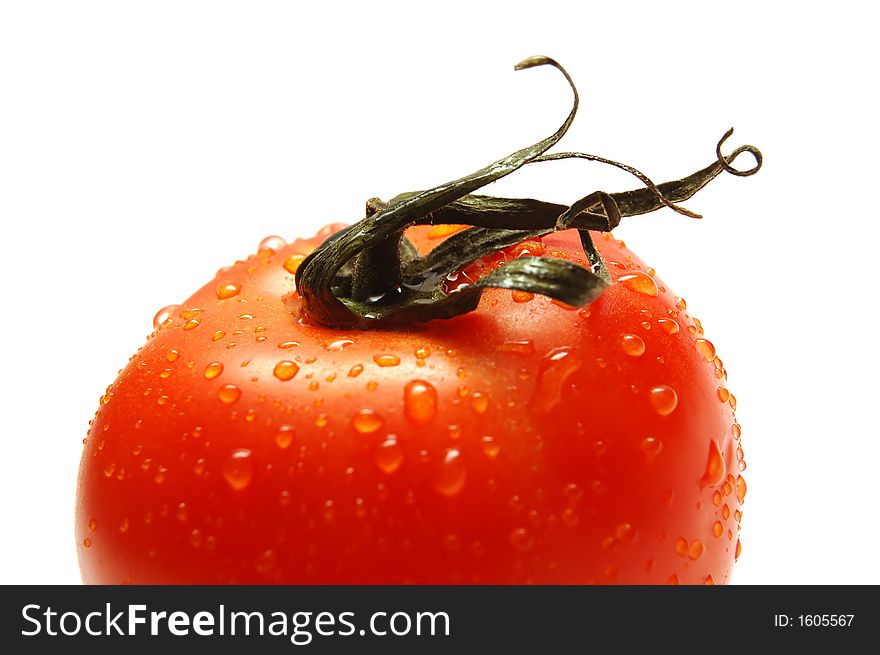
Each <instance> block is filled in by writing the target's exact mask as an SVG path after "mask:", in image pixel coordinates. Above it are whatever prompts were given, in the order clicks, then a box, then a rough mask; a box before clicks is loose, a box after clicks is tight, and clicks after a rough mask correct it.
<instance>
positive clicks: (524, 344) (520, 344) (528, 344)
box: [496, 339, 535, 355]
mask: <svg viewBox="0 0 880 655" xmlns="http://www.w3.org/2000/svg"><path fill="white" fill-rule="evenodd" d="M496 350H497V351H498V352H500V353H515V354H517V355H534V354H535V344H534V342H533V341H532V340H531V339H520V340H517V341H505V342H503V343H500V344H498V346H497V347H496Z"/></svg>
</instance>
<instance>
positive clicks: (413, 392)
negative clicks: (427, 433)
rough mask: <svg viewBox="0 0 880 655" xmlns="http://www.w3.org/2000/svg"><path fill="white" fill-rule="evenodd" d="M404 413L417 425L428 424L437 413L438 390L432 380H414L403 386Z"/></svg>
mask: <svg viewBox="0 0 880 655" xmlns="http://www.w3.org/2000/svg"><path fill="white" fill-rule="evenodd" d="M403 414H404V416H406V418H407V419H409V421H410V422H411V423H413V424H415V425H427V424H428V423H430V422H431V421H433V420H434V417H435V416H436V415H437V390H436V389H435V388H434V386H433V385H432V384H431V383H430V382H425V381H424V380H412V381H411V382H408V383H407V385H406V386H405V387H404V388H403Z"/></svg>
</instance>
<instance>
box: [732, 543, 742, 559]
mask: <svg viewBox="0 0 880 655" xmlns="http://www.w3.org/2000/svg"><path fill="white" fill-rule="evenodd" d="M742 549H743V547H742V541H740V540H739V539H737V540H736V551H735V552H734V554H733V558H734V559H735V560H738V559H739V556H740V554H742Z"/></svg>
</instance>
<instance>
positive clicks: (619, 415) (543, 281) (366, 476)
mask: <svg viewBox="0 0 880 655" xmlns="http://www.w3.org/2000/svg"><path fill="white" fill-rule="evenodd" d="M543 65H551V66H553V67H555V68H557V69H559V70H560V71H562V73H563V74H564V75H565V77H566V79H567V80H568V81H569V83H570V84H571V79H570V77H569V76H568V74H567V73H565V71H563V70H562V69H561V67H560V66H559V65H558V64H557V63H556V62H554V61H553V60H550V59H547V58H545V57H534V58H531V59H528V60H526V61H524V62H521V63H520V64H519V65H518V69H525V68H532V67H535V66H543ZM572 91H573V93H574V103H573V107H572V109H571V111H570V113H569V115H568V117H567V118H566V120H565V122H564V123H563V125H562V126H561V127H560V128H559V129H558V130H557V131H556V132H555V133H554V134H553V135H551V136H550V137H547V138H546V139H543V140H542V141H540V142H538V143H536V144H534V145H533V146H531V147H528V148H523V149H521V150H518V151H516V152H514V153H513V154H511V155H509V156H507V157H505V158H503V159H500V160H498V161H497V162H494V163H493V164H490V165H489V166H487V167H485V168H483V169H480V170H479V171H477V172H475V173H473V174H471V175H468V176H466V177H463V178H461V179H459V180H455V181H453V182H450V183H446V184H443V185H440V186H438V187H435V188H433V189H429V190H427V191H422V192H414V193H408V194H402V195H401V196H398V197H397V198H395V199H393V200H391V201H390V202H388V203H384V202H382V201H380V200H378V199H372V200H370V201H368V203H367V211H366V216H365V218H364V219H363V220H361V221H360V222H359V223H356V224H355V225H353V226H351V227H343V226H339V225H336V226H330V227H328V228H325V229H324V230H322V231H320V232H319V233H318V234H317V235H316V236H315V237H313V238H309V239H298V240H296V241H294V242H293V243H291V244H287V243H285V242H284V241H283V240H282V239H281V238H279V237H270V238H268V239H266V240H265V241H264V242H263V243H262V244H261V245H260V247H259V249H258V252H257V253H256V254H255V255H252V256H250V257H248V258H247V259H246V260H244V261H239V262H236V263H235V264H234V265H232V266H230V267H228V268H225V269H222V270H221V271H220V272H219V273H218V274H217V276H216V277H215V278H214V279H213V280H211V282H209V283H208V284H207V285H205V286H204V287H202V288H201V289H200V290H199V291H197V292H196V293H195V294H193V295H192V296H190V297H189V298H188V299H187V300H186V301H185V302H184V303H183V304H181V305H179V306H174V307H166V308H165V309H163V310H161V311H160V312H159V313H158V314H157V315H156V318H155V322H154V327H155V331H154V332H153V333H152V334H151V335H150V337H149V338H148V340H147V343H146V345H144V347H142V348H141V349H140V350H139V351H138V352H137V353H136V354H135V355H134V356H133V357H132V358H131V360H130V361H129V363H128V365H127V366H126V367H125V368H124V369H123V370H122V371H121V373H120V374H119V377H118V378H117V379H116V381H115V382H114V383H113V384H111V385H110V386H109V387H108V388H107V390H106V393H105V394H104V395H103V396H102V397H101V400H100V406H99V409H98V411H97V413H96V415H95V418H94V420H93V421H92V423H91V427H90V430H89V434H88V437H87V439H86V443H85V452H84V453H83V457H82V462H81V466H80V475H79V488H78V496H77V519H76V530H77V540H78V548H79V559H80V566H81V570H82V575H83V579H84V580H85V581H86V582H89V583H134V584H144V583H343V584H352V583H385V584H388V583H501V584H503V583H579V584H580V583H642V584H644V583H658V584H660V583H691V584H696V583H698V584H703V583H710V584H711V583H715V582H727V581H728V580H729V578H730V573H731V567H732V565H733V562H734V559H735V558H736V557H737V556H738V555H739V548H740V547H739V536H738V532H739V523H740V519H741V511H740V507H741V505H742V503H743V500H744V497H745V494H746V484H745V481H744V479H743V477H742V474H741V473H742V471H743V470H744V469H745V462H744V461H743V456H742V449H741V448H740V427H739V425H738V424H737V422H736V420H735V417H734V412H735V410H736V398H735V397H734V396H733V394H731V393H730V392H729V391H728V389H727V385H726V380H727V373H726V370H725V367H724V364H723V363H722V361H721V359H719V358H718V356H717V355H716V353H715V348H714V346H713V345H712V343H711V342H710V341H709V340H707V339H706V337H705V336H704V334H703V328H702V326H701V325H700V322H699V321H698V320H697V319H696V318H694V317H693V315H692V314H691V313H690V311H689V309H688V308H687V306H686V305H685V302H684V300H682V299H680V298H677V297H675V296H674V295H673V293H672V291H671V290H669V289H668V288H666V286H665V285H664V284H663V282H662V281H661V280H660V279H659V278H658V277H657V276H656V274H655V273H654V271H653V270H652V269H650V268H648V267H646V266H645V265H644V264H643V263H642V262H641V261H640V260H639V259H638V257H636V256H635V255H634V254H633V253H632V252H630V251H629V250H628V249H627V248H626V246H625V245H624V244H623V243H622V242H620V241H618V240H616V239H615V238H614V237H613V236H611V234H610V232H611V230H612V229H613V228H614V227H615V226H616V225H617V224H618V223H619V222H620V220H621V218H623V217H625V216H632V215H635V214H642V213H646V212H650V211H654V210H656V209H659V208H661V207H664V206H666V207H669V208H671V209H674V210H675V211H677V212H679V213H681V214H685V215H689V216H694V214H693V213H691V212H689V211H688V210H685V209H683V208H682V207H680V206H678V205H676V204H675V203H677V202H679V201H681V200H685V199H687V198H689V197H690V196H692V195H693V194H694V193H695V192H696V191H698V190H699V189H700V188H702V187H703V186H705V185H706V184H707V183H708V182H709V181H711V180H712V179H713V178H715V177H716V176H717V175H719V174H720V173H721V172H722V171H727V172H731V173H734V174H736V175H750V174H752V173H754V172H757V170H758V169H759V168H760V165H761V155H760V152H759V151H758V150H757V149H755V148H754V147H752V146H740V147H739V148H737V149H736V150H734V151H733V152H732V153H731V154H730V155H727V156H724V155H722V154H721V144H722V143H723V141H724V139H726V138H727V137H729V136H730V132H728V133H727V134H726V135H725V137H724V138H723V139H722V142H721V143H719V144H718V146H717V147H716V161H714V162H713V163H712V164H711V165H709V166H708V167H706V168H704V169H702V170H700V171H698V172H696V173H693V174H692V175H690V176H688V177H686V178H683V179H681V180H678V181H675V182H667V183H665V184H663V185H660V186H657V185H654V183H653V182H651V181H650V180H649V179H648V178H647V177H646V176H644V175H643V174H642V173H640V172H639V171H637V170H636V169H634V168H632V167H629V166H624V165H622V164H619V163H617V162H612V161H610V160H607V159H603V158H598V157H595V156H593V155H586V154H583V153H562V154H560V155H546V156H545V155H544V154H543V153H544V152H545V151H546V150H547V149H548V148H550V147H551V146H552V145H554V144H555V143H556V142H557V141H558V140H559V139H560V138H561V137H562V135H563V134H564V133H565V130H566V129H567V128H568V126H569V125H570V124H571V121H572V120H573V118H574V115H575V111H576V109H577V105H578V100H577V93H576V91H574V86H573V85H572ZM743 152H748V153H751V154H752V155H753V156H754V157H755V160H756V162H757V163H756V166H755V167H754V168H753V169H750V170H747V171H738V170H736V169H734V168H733V167H732V164H731V162H732V161H733V159H735V158H736V157H737V156H738V155H739V154H741V153H743ZM570 157H574V158H580V159H591V160H598V161H601V162H604V163H606V164H612V165H615V166H618V167H621V168H624V169H625V170H626V171H628V172H629V173H631V174H633V175H635V176H636V177H638V178H639V179H640V180H641V181H642V183H643V184H644V187H643V188H641V189H639V190H636V191H628V192H622V193H616V194H608V193H604V192H600V191H597V192H594V193H591V194H590V195H588V196H585V197H584V198H582V199H580V200H578V201H576V202H575V203H573V204H572V205H571V206H564V205H555V204H552V203H546V202H541V201H537V200H531V199H512V198H495V197H491V196H483V195H472V192H473V191H475V190H477V189H479V188H481V187H482V186H485V185H486V184H488V183H490V182H492V181H494V180H497V179H499V178H501V177H503V176H505V175H507V174H509V173H512V172H513V171H515V170H516V169H518V168H520V167H521V166H524V165H526V164H533V163H537V162H542V161H547V160H549V159H554V158H570ZM461 224H466V225H461ZM466 226H471V227H470V228H467V227H466Z"/></svg>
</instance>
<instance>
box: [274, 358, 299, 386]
mask: <svg viewBox="0 0 880 655" xmlns="http://www.w3.org/2000/svg"><path fill="white" fill-rule="evenodd" d="M297 373H299V365H298V364H297V363H296V362H291V361H290V360H284V361H281V362H278V363H277V364H275V368H274V369H272V375H274V376H275V377H276V378H278V379H279V380H281V381H282V382H287V381H288V380H292V379H293V378H294V377H295V376H296V374H297Z"/></svg>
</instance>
